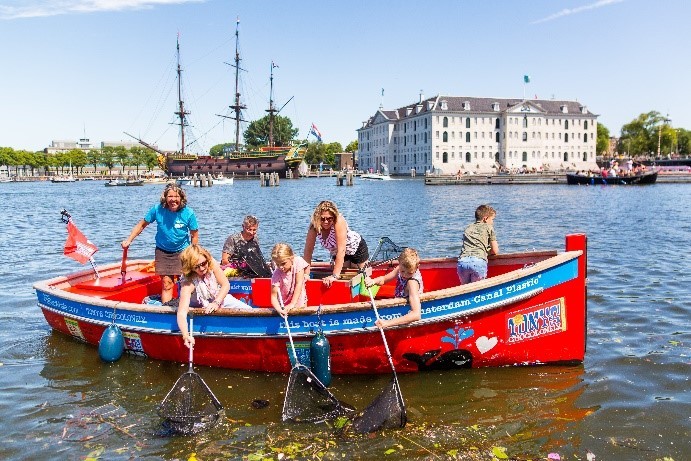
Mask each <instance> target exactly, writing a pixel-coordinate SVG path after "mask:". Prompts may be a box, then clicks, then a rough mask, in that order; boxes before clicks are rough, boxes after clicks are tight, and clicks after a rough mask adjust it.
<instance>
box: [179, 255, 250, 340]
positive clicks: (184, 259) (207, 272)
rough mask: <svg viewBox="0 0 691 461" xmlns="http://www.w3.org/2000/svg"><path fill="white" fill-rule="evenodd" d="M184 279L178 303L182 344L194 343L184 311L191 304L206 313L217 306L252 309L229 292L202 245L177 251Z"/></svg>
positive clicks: (226, 281)
mask: <svg viewBox="0 0 691 461" xmlns="http://www.w3.org/2000/svg"><path fill="white" fill-rule="evenodd" d="M180 263H181V264H182V274H183V279H182V280H181V285H180V304H179V306H178V312H177V321H178V328H180V332H181V333H182V338H183V340H184V341H185V346H187V347H193V346H194V337H193V336H190V334H189V331H188V329H187V313H188V312H189V310H190V307H201V308H203V309H204V313H205V314H211V313H213V312H215V311H216V310H217V309H219V308H228V307H232V308H239V309H251V308H252V306H249V305H247V304H245V303H243V302H242V301H240V300H239V299H236V298H235V297H233V295H231V294H229V293H228V291H229V290H230V283H229V282H228V278H226V276H225V274H224V273H223V271H222V270H221V266H220V265H219V264H218V262H216V260H215V259H214V258H212V257H211V253H209V251H208V250H207V249H206V248H204V247H202V246H201V245H195V244H192V245H190V246H188V247H187V248H185V249H184V250H183V252H182V253H180Z"/></svg>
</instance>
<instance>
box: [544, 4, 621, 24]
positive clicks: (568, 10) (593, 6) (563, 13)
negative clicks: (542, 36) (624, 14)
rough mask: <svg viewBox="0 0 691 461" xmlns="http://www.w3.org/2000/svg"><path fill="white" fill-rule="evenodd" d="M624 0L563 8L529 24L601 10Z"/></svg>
mask: <svg viewBox="0 0 691 461" xmlns="http://www.w3.org/2000/svg"><path fill="white" fill-rule="evenodd" d="M623 1H624V0H599V1H597V2H595V3H591V4H589V5H584V6H579V7H577V8H565V9H563V10H561V11H559V12H558V13H554V14H552V15H550V16H547V17H545V18H542V19H538V20H537V21H533V22H531V24H540V23H541V22H548V21H553V20H555V19H559V18H563V17H564V16H571V15H572V14H578V13H582V12H584V11H590V10H595V9H598V8H602V7H603V6H609V5H612V4H614V3H621V2H623Z"/></svg>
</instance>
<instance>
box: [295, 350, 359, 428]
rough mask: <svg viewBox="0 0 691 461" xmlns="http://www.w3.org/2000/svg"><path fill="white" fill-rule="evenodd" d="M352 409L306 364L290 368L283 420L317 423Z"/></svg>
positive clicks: (349, 411)
mask: <svg viewBox="0 0 691 461" xmlns="http://www.w3.org/2000/svg"><path fill="white" fill-rule="evenodd" d="M353 411H354V409H353V407H351V406H350V405H348V404H347V403H344V402H341V401H340V400H338V399H337V398H336V397H334V395H333V394H332V393H331V392H329V390H328V389H327V388H326V386H324V385H323V384H322V383H321V382H320V381H319V379H318V378H317V377H316V376H315V375H314V374H313V373H312V371H311V370H310V369H309V368H307V367H306V366H305V365H302V364H297V365H296V366H295V367H293V369H292V370H291V372H290V377H289V378H288V388H287V389H286V397H285V401H284V403H283V421H292V422H296V423H320V422H322V421H327V420H331V419H335V418H337V417H339V416H345V415H347V414H349V413H351V412H353Z"/></svg>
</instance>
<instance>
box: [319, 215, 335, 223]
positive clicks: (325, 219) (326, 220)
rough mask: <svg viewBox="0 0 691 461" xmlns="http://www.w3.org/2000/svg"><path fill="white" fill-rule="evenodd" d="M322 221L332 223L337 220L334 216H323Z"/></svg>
mask: <svg viewBox="0 0 691 461" xmlns="http://www.w3.org/2000/svg"><path fill="white" fill-rule="evenodd" d="M320 219H321V220H322V222H331V221H333V220H334V219H336V218H334V217H333V216H322V217H321V218H320Z"/></svg>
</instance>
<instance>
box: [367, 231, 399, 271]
mask: <svg viewBox="0 0 691 461" xmlns="http://www.w3.org/2000/svg"><path fill="white" fill-rule="evenodd" d="M405 248H406V247H402V246H398V245H396V244H395V243H394V242H393V241H392V240H391V239H390V238H389V237H382V238H380V239H379V244H378V245H377V248H376V249H375V250H374V253H373V254H372V257H371V258H370V265H371V266H379V265H382V264H385V263H387V262H390V261H393V260H394V259H397V258H398V255H400V254H401V252H402V251H403V250H404V249H405Z"/></svg>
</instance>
